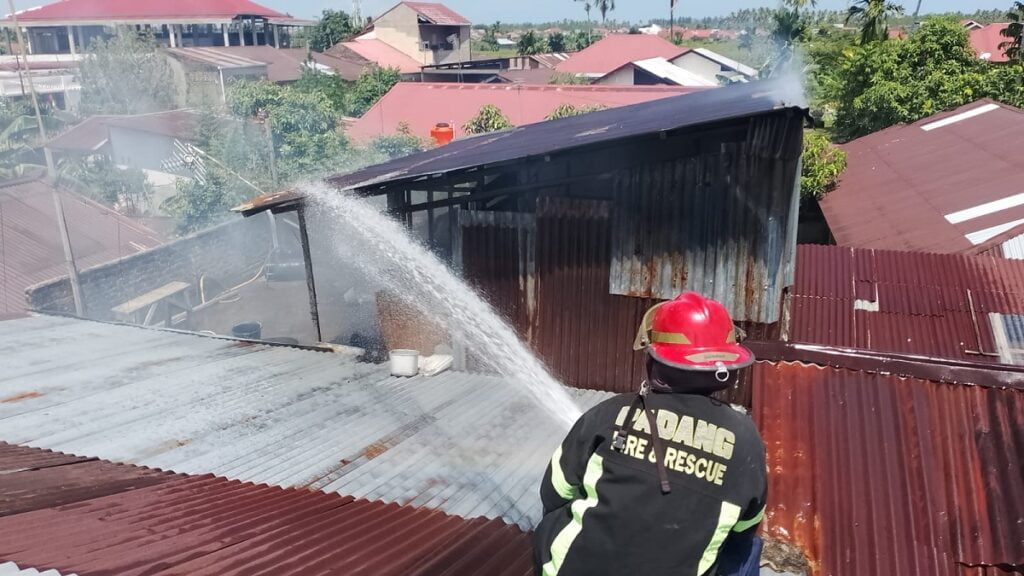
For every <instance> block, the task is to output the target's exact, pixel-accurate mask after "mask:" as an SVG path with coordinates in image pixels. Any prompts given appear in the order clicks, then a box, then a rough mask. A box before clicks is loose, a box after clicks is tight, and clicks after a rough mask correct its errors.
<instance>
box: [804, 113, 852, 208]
mask: <svg viewBox="0 0 1024 576" xmlns="http://www.w3.org/2000/svg"><path fill="white" fill-rule="evenodd" d="M843 170H846V152H844V151H843V150H842V149H840V148H839V147H837V146H835V145H833V144H832V143H831V142H830V141H829V139H828V135H827V134H825V133H824V132H822V131H819V130H807V131H805V132H804V151H803V170H802V172H801V173H800V196H801V197H802V198H804V199H813V200H821V199H822V198H824V197H825V195H826V194H828V193H829V192H831V191H832V190H834V189H835V187H836V185H837V184H838V183H839V176H840V175H841V174H842V173H843Z"/></svg>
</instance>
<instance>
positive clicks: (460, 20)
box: [402, 2, 472, 26]
mask: <svg viewBox="0 0 1024 576" xmlns="http://www.w3.org/2000/svg"><path fill="white" fill-rule="evenodd" d="M402 4H405V5H406V6H408V7H409V8H412V9H413V10H415V11H416V13H417V14H419V15H420V17H422V18H423V19H425V20H426V21H428V22H430V23H431V24H437V25H439V26H469V25H471V24H472V22H470V21H469V20H467V19H466V18H465V17H464V16H462V15H460V14H459V13H458V12H456V11H455V10H452V9H451V8H449V7H447V6H445V5H444V4H439V3H436V2H402Z"/></svg>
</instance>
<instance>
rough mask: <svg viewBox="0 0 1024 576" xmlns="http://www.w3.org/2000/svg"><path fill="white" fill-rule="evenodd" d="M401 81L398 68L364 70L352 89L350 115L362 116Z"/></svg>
mask: <svg viewBox="0 0 1024 576" xmlns="http://www.w3.org/2000/svg"><path fill="white" fill-rule="evenodd" d="M401 81H402V73H401V71H399V70H398V68H381V67H379V66H371V67H370V68H368V69H367V70H364V71H363V73H362V74H360V75H359V79H358V80H356V83H355V86H353V88H352V94H351V98H350V101H349V106H348V113H349V114H350V115H352V116H362V115H363V114H365V113H366V111H367V110H369V109H370V108H371V107H373V105H374V104H376V103H377V101H378V100H380V99H381V98H382V97H383V96H384V95H385V94H387V93H388V91H389V90H391V88H393V87H394V85H395V84H398V83H399V82H401Z"/></svg>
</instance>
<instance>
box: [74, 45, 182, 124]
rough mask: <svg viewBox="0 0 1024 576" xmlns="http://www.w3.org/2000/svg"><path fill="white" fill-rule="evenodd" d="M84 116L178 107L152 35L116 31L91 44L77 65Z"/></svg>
mask: <svg viewBox="0 0 1024 576" xmlns="http://www.w3.org/2000/svg"><path fill="white" fill-rule="evenodd" d="M78 72H79V77H80V78H81V84H82V103H81V110H82V112H83V113H84V114H144V113H147V112H158V111H162V110H171V109H173V108H175V107H176V105H177V90H176V89H175V88H176V87H175V85H174V74H173V73H172V71H171V67H170V64H169V63H168V61H167V58H166V57H165V56H164V55H162V54H161V53H160V52H158V51H157V47H156V43H155V42H154V40H153V36H152V34H146V35H141V36H140V35H139V34H137V33H136V32H135V31H134V30H129V29H128V28H118V31H117V34H116V35H114V36H113V37H111V38H109V39H103V38H99V39H96V40H94V41H93V43H92V44H91V45H90V47H89V50H88V51H87V52H86V54H85V57H84V58H83V59H82V61H81V62H80V63H79V65H78Z"/></svg>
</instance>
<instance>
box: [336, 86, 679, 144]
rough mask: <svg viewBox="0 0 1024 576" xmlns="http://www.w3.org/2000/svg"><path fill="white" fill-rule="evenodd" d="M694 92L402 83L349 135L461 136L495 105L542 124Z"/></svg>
mask: <svg viewBox="0 0 1024 576" xmlns="http://www.w3.org/2000/svg"><path fill="white" fill-rule="evenodd" d="M691 91H693V89H688V88H682V87H668V86H562V85H543V86H530V85H509V84H449V83H440V84H432V83H420V82H401V83H399V84H398V85H396V86H395V87H394V88H392V89H391V91H390V92H388V93H387V94H386V95H385V96H384V97H383V98H381V100H380V101H379V102H377V103H376V104H375V105H374V106H373V107H372V108H370V110H369V111H367V112H366V114H364V115H363V117H362V118H360V119H359V121H358V122H356V124H355V125H354V126H353V127H352V129H351V130H350V131H349V134H350V136H352V138H354V139H356V140H364V141H365V140H370V139H373V138H376V137H378V136H386V135H390V134H394V133H395V132H396V131H397V130H398V126H399V125H400V124H401V123H403V122H404V123H407V124H408V125H409V128H411V130H412V133H413V134H415V135H417V136H420V137H424V138H426V137H428V136H429V135H430V130H431V128H433V127H434V126H435V125H436V124H438V123H439V122H447V123H449V124H451V125H452V127H453V128H454V129H455V133H456V135H457V136H464V135H465V134H463V131H462V126H463V125H464V124H465V123H466V122H468V121H469V120H470V119H471V118H472V117H473V116H475V115H476V114H477V112H479V111H480V109H481V108H482V107H483V106H485V105H487V104H493V105H495V106H497V107H498V108H500V109H501V111H502V112H504V113H505V115H506V116H508V118H509V120H511V121H512V123H513V124H515V125H516V126H522V125H524V124H532V123H534V122H540V121H542V120H544V118H545V117H546V116H547V115H548V114H551V112H553V111H554V110H555V108H557V107H559V106H560V105H562V104H572V105H574V106H577V107H582V106H593V105H601V106H605V107H609V108H616V107H619V106H625V105H628V104H637V103H640V102H648V101H650V100H658V99H661V98H667V97H669V96H678V95H680V94H686V93H688V92H691Z"/></svg>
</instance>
